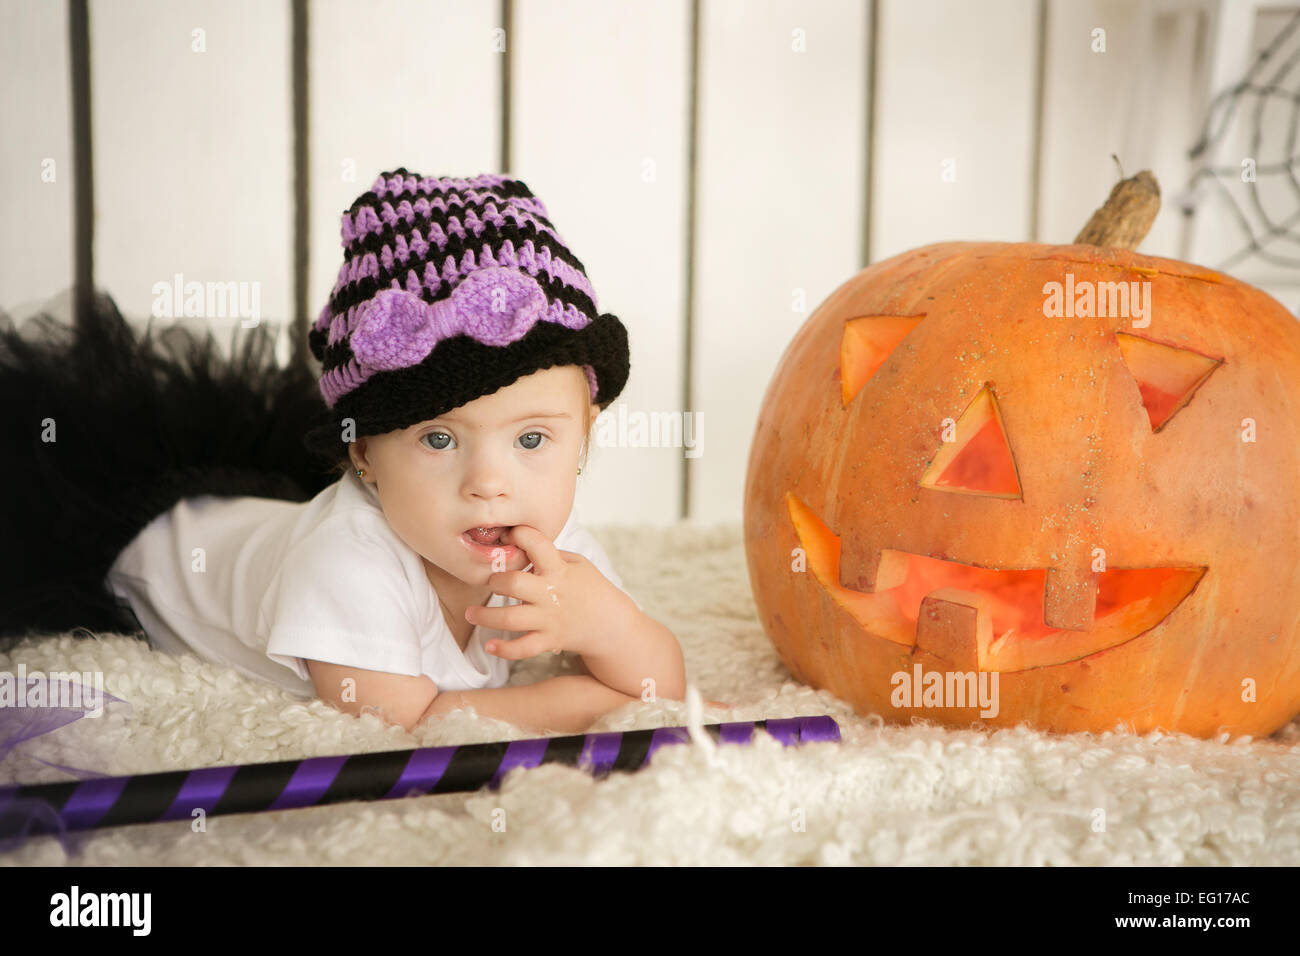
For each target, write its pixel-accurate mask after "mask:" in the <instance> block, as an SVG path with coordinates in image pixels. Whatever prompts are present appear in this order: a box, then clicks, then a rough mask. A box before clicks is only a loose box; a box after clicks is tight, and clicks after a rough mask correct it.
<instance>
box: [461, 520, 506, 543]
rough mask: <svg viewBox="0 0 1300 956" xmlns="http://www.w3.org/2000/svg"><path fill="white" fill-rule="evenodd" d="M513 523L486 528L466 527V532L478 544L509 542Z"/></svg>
mask: <svg viewBox="0 0 1300 956" xmlns="http://www.w3.org/2000/svg"><path fill="white" fill-rule="evenodd" d="M512 528H513V525H495V526H492V527H486V528H466V529H465V531H464V534H465V535H466V536H468V537H469V539H470V540H471V541H474V542H477V543H478V544H483V545H490V544H509V543H510V537H509V534H510V531H511V530H512Z"/></svg>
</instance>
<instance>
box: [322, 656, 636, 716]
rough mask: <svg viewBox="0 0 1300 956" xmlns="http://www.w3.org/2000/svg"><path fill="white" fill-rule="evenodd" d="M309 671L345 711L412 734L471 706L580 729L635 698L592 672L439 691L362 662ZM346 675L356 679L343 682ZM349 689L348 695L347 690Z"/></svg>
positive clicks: (328, 698)
mask: <svg viewBox="0 0 1300 956" xmlns="http://www.w3.org/2000/svg"><path fill="white" fill-rule="evenodd" d="M306 664H307V671H308V673H310V674H311V679H312V683H314V684H315V685H316V695H317V696H318V697H320V699H321V700H323V701H325V702H326V703H329V704H331V705H333V706H334V707H336V708H338V709H339V710H341V711H343V712H344V713H348V714H353V715H358V716H359V715H360V714H363V713H373V714H376V715H377V716H378V717H379V718H380V719H381V720H383V721H385V722H386V723H390V724H397V725H398V726H400V727H401V728H402V729H403V730H405V731H407V732H408V733H409V732H410V731H412V730H414V729H415V728H416V727H417V726H419V725H420V724H422V723H423V722H424V721H425V720H426V719H428V718H429V717H431V716H434V715H442V714H446V713H450V712H451V711H453V710H456V709H458V708H461V707H473V708H474V710H475V711H477V712H478V714H479V716H481V717H493V718H495V719H497V720H504V721H506V722H507V723H511V724H514V725H515V726H516V727H522V728H524V729H525V730H528V731H530V732H534V733H546V732H547V731H561V732H563V733H573V734H576V733H581V732H582V731H584V730H586V729H587V728H588V727H590V726H591V725H592V724H593V723H595V722H596V720H597V719H599V718H600V717H601V716H602V715H604V714H607V713H609V712H610V711H611V710H615V709H617V708H619V707H622V706H623V705H624V704H626V703H627V702H628V701H630V700H635V699H636V698H632V697H629V696H627V695H626V694H621V693H619V692H618V691H616V690H612V689H610V688H609V687H606V686H605V685H604V684H602V683H601V682H600V681H598V680H596V678H594V677H591V676H590V675H586V674H582V675H574V674H567V675H563V676H561V677H552V678H550V679H548V680H543V681H538V682H537V683H536V684H527V685H524V686H522V687H494V688H488V689H485V690H465V691H448V692H446V693H439V692H438V686H437V685H436V684H435V683H434V682H433V681H432V680H430V679H429V678H428V677H427V676H425V675H423V674H421V675H420V676H418V677H411V676H408V675H406V674H389V673H385V672H383V671H368V670H363V669H361V668H359V667H345V666H343V665H341V664H327V663H325V662H324V661H313V660H308V661H307V662H306ZM348 679H351V680H353V681H354V682H355V683H354V684H351V685H349V684H345V681H347V680H348ZM349 688H350V689H351V693H349V694H348V695H347V696H348V697H350V698H355V699H354V700H345V699H344V691H345V690H347V689H349Z"/></svg>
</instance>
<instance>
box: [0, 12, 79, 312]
mask: <svg viewBox="0 0 1300 956" xmlns="http://www.w3.org/2000/svg"><path fill="white" fill-rule="evenodd" d="M70 30H71V27H70V24H69V18H68V5H67V4H64V3H40V4H34V3H31V2H28V0H0V62H3V64H4V66H3V70H4V76H3V80H0V82H2V83H3V87H4V92H3V93H2V94H0V128H2V129H3V130H4V136H3V137H0V208H2V209H4V211H5V219H6V221H7V223H8V228H6V229H4V230H3V231H0V309H2V310H4V311H6V312H8V313H9V314H10V315H11V316H12V318H13V319H14V320H15V321H16V322H18V323H19V324H21V323H22V321H23V320H24V319H26V318H27V317H28V316H30V315H32V314H33V313H35V312H37V311H40V310H41V309H43V308H46V307H48V308H49V310H50V311H52V312H55V313H56V314H59V313H60V312H62V313H64V314H65V315H66V314H69V313H70V310H71V301H70V300H71V294H70V290H71V289H72V288H73V287H74V282H75V266H74V255H73V249H74V243H75V238H74V234H73V218H74V210H73V204H74V200H75V190H74V186H75V181H76V175H77V164H76V160H75V156H74V152H73V150H74V145H73V142H72V137H71V133H72V129H73V123H72V118H71V112H70V111H71V106H72V100H71V90H70V84H71V75H70V74H71V68H70V63H69V44H70V40H71V36H70ZM43 173H45V174H46V175H47V176H48V175H51V174H52V175H53V181H51V182H46V181H43V178H42V174H43ZM55 296H60V301H59V302H58V303H56V302H54V301H52V300H53V297H55Z"/></svg>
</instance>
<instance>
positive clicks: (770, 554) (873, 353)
mask: <svg viewBox="0 0 1300 956" xmlns="http://www.w3.org/2000/svg"><path fill="white" fill-rule="evenodd" d="M1143 184H1145V185H1146V186H1147V187H1149V189H1151V190H1154V191H1155V195H1156V197H1158V189H1156V187H1155V182H1154V180H1153V179H1151V177H1150V175H1149V174H1147V173H1141V174H1139V175H1138V176H1137V177H1134V178H1133V179H1131V180H1125V181H1124V183H1121V184H1120V186H1117V187H1116V190H1115V192H1113V193H1112V196H1111V200H1108V202H1107V204H1106V207H1103V209H1102V210H1099V211H1098V213H1097V215H1096V216H1094V222H1095V223H1101V226H1098V227H1097V228H1096V229H1093V231H1092V232H1091V233H1090V234H1089V235H1090V236H1091V238H1089V239H1088V240H1087V241H1082V240H1083V237H1084V235H1085V234H1084V233H1081V235H1080V239H1077V240H1076V242H1075V243H1074V244H1071V245H1065V246H1051V245H1042V244H1031V243H998V242H950V243H943V244H938V245H931V246H927V247H925V248H922V249H917V250H913V251H911V252H907V253H904V254H902V255H898V256H895V257H893V258H891V259H888V260H886V261H883V262H879V263H877V264H875V265H873V266H871V267H869V268H867V269H864V270H863V271H862V272H860V273H858V274H857V275H856V276H854V277H853V278H851V279H850V280H848V281H847V282H845V283H844V284H843V285H842V286H840V287H839V288H838V289H836V291H835V292H834V293H832V294H831V295H830V297H829V298H827V299H826V301H825V302H823V303H822V304H821V306H820V307H819V308H818V309H817V310H816V311H815V312H814V313H813V315H812V316H811V317H810V318H809V319H808V321H807V322H806V323H805V324H804V326H803V327H802V328H801V329H800V331H799V332H798V333H797V334H796V336H795V338H794V339H793V341H792V342H791V343H790V345H789V347H788V348H787V349H786V352H785V354H784V356H783V357H782V359H781V361H780V363H779V365H778V368H777V370H776V372H775V375H774V377H773V379H772V382H771V383H770V385H769V387H768V390H767V393H766V396H765V398H764V401H763V405H762V409H761V412H760V416H759V421H758V426H757V430H756V433H755V437H754V442H753V445H752V448H751V452H750V459H749V465H748V472H747V478H746V485H745V514H744V529H745V547H746V555H747V558H748V563H749V573H750V581H751V584H752V586H753V593H754V597H755V601H756V603H757V607H758V610H759V614H760V618H761V621H762V623H763V626H764V628H765V630H766V632H767V634H768V636H769V637H770V639H771V640H772V642H773V644H774V645H775V647H776V650H777V652H778V653H779V655H780V657H781V659H782V661H783V662H784V663H785V665H786V666H787V667H788V668H789V669H790V670H791V672H793V673H794V675H795V676H796V677H798V678H799V679H801V680H803V681H805V682H807V683H809V684H812V685H814V686H816V687H821V688H825V689H827V690H829V691H831V692H833V693H834V694H835V695H836V696H838V697H841V698H842V699H844V700H847V701H849V702H850V703H851V704H852V705H853V706H854V707H855V709H857V710H858V711H859V712H861V713H864V714H865V713H876V714H880V715H881V716H882V717H884V718H885V719H886V720H889V721H891V722H907V721H909V720H910V719H911V718H913V717H920V718H923V719H927V720H932V721H936V722H939V723H943V724H947V725H950V726H968V725H970V724H971V723H972V722H979V721H981V720H982V721H983V723H985V724H986V725H988V726H1014V725H1016V724H1018V723H1021V722H1027V723H1028V724H1029V725H1030V726H1032V727H1035V728H1038V729H1041V730H1049V731H1055V732H1073V731H1093V732H1100V731H1105V730H1112V729H1115V728H1116V726H1117V724H1118V723H1120V722H1122V723H1123V725H1124V726H1126V727H1128V728H1129V729H1131V730H1133V731H1135V732H1138V733H1143V732H1146V731H1148V730H1151V729H1154V728H1161V729H1164V730H1169V731H1182V732H1186V733H1190V734H1194V735H1197V736H1204V737H1208V736H1213V735H1215V734H1216V733H1219V732H1223V731H1227V732H1229V733H1231V734H1234V735H1236V734H1252V735H1267V734H1269V733H1272V732H1273V731H1274V730H1276V729H1277V728H1279V727H1280V726H1282V725H1283V724H1285V723H1286V722H1287V721H1289V720H1290V719H1291V718H1292V717H1293V716H1294V715H1295V714H1296V713H1297V711H1300V561H1298V560H1297V558H1298V557H1300V537H1298V536H1300V325H1298V324H1297V322H1296V319H1295V318H1294V317H1293V316H1292V315H1291V314H1290V313H1289V312H1288V311H1287V310H1286V309H1285V308H1284V307H1283V306H1282V305H1281V304H1280V303H1279V302H1277V301H1276V300H1275V299H1273V298H1271V297H1270V296H1268V295H1267V294H1265V293H1263V292H1261V291H1259V290H1257V289H1254V288H1252V287H1250V286H1248V285H1245V284H1243V283H1241V282H1239V281H1236V280H1234V279H1232V278H1230V277H1228V276H1226V275H1222V274H1220V273H1217V272H1212V271H1210V270H1208V269H1203V268H1199V267H1197V266H1193V265H1188V264H1186V263H1182V262H1176V261H1173V260H1169V259H1162V258H1156V257H1152V256H1146V255H1140V254H1137V253H1135V252H1132V251H1130V250H1129V249H1125V248H1120V247H1119V246H1120V245H1123V244H1129V245H1136V243H1137V242H1138V241H1140V239H1141V236H1142V235H1144V234H1145V231H1146V227H1147V226H1149V224H1150V217H1151V216H1153V215H1154V209H1148V210H1147V214H1148V215H1146V216H1145V225H1141V226H1140V228H1137V229H1136V235H1130V236H1129V237H1127V238H1126V239H1124V240H1118V239H1115V238H1114V236H1115V235H1116V221H1117V220H1118V221H1119V223H1120V225H1124V224H1127V225H1129V226H1132V223H1131V222H1128V221H1127V220H1128V219H1130V218H1132V217H1130V216H1128V215H1126V213H1128V212H1132V210H1131V209H1125V207H1124V204H1125V200H1126V198H1127V199H1129V200H1131V199H1132V198H1133V197H1132V193H1131V190H1132V189H1134V188H1136V185H1143ZM1126 191H1129V192H1126ZM1156 205H1157V206H1158V198H1157V200H1156ZM1139 218H1142V217H1139ZM1108 220H1109V223H1110V225H1109V226H1106V222H1107V221H1108ZM1090 228H1092V224H1090ZM1133 231H1134V230H1132V229H1130V232H1133ZM1087 232H1088V230H1085V233H1087ZM1143 282H1147V283H1149V286H1147V287H1145V288H1147V289H1149V311H1148V313H1147V315H1146V316H1145V317H1140V316H1139V315H1138V314H1137V312H1138V307H1135V306H1136V302H1135V301H1133V300H1130V302H1129V308H1128V310H1127V312H1128V314H1123V313H1124V311H1125V310H1123V309H1120V308H1113V307H1114V306H1116V305H1122V302H1121V301H1120V300H1119V299H1118V293H1119V291H1120V287H1119V286H1118V285H1117V284H1118V283H1125V284H1127V285H1126V291H1128V292H1129V293H1131V294H1133V293H1136V294H1140V293H1141V292H1142V291H1143V289H1144V287H1143V286H1142V285H1141V283H1143ZM1052 283H1059V287H1055V286H1053V285H1052ZM1133 283H1136V285H1133ZM1057 288H1059V289H1060V290H1061V294H1059V295H1054V294H1053V293H1054V292H1055V290H1056V289H1057ZM1084 290H1091V291H1088V294H1087V295H1085V294H1084ZM1066 293H1068V294H1066ZM1102 297H1104V301H1105V305H1106V306H1107V307H1108V310H1103V309H1101V308H1100V306H1101V304H1102V302H1101V299H1102ZM1053 301H1055V303H1056V304H1057V305H1060V304H1061V303H1062V302H1064V304H1065V309H1064V310H1062V309H1054V308H1053ZM1089 301H1091V307H1089ZM1072 306H1073V307H1072ZM1102 311H1109V312H1111V313H1120V314H1105V315H1103V314H1098V313H1100V312H1102ZM1051 312H1055V313H1056V314H1053V315H1048V314H1045V313H1051ZM1089 313H1091V314H1089ZM936 674H937V675H938V678H937V679H936V677H935V676H934V675H936ZM981 675H982V676H981ZM994 677H996V680H994ZM981 680H983V681H985V682H986V683H985V686H987V687H989V688H991V691H995V692H996V700H995V702H994V704H993V706H988V705H987V704H986V703H985V702H984V701H982V700H980V699H979V698H978V697H977V696H976V695H977V693H978V690H979V687H980V686H981V685H980V684H979V681H981ZM963 692H964V696H963Z"/></svg>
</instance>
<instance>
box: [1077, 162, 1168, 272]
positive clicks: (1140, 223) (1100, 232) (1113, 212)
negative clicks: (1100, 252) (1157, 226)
mask: <svg viewBox="0 0 1300 956" xmlns="http://www.w3.org/2000/svg"><path fill="white" fill-rule="evenodd" d="M1112 158H1113V159H1115V162H1116V163H1117V164H1118V163H1119V159H1118V157H1114V156H1112ZM1120 174H1121V175H1123V168H1121V169H1120ZM1159 211H1160V185H1159V184H1158V183H1157V182H1156V178H1155V177H1154V176H1152V175H1151V170H1149V169H1144V170H1142V172H1140V173H1138V174H1137V175H1136V176H1130V177H1129V178H1128V179H1121V180H1120V181H1119V182H1117V183H1116V184H1115V188H1114V189H1112V190H1111V191H1110V195H1109V196H1107V197H1106V202H1105V204H1104V205H1102V207H1101V208H1100V209H1098V210H1097V211H1096V212H1094V213H1093V214H1092V218H1091V219H1089V220H1088V224H1087V225H1086V226H1084V227H1083V229H1081V230H1080V231H1079V234H1078V235H1077V236H1075V237H1074V241H1075V244H1076V245H1077V244H1085V245H1089V246H1110V247H1111V248H1113V249H1129V250H1132V249H1136V248H1137V247H1138V245H1140V244H1141V242H1142V240H1143V239H1145V238H1146V235H1147V232H1148V231H1149V230H1150V229H1151V224H1152V223H1153V222H1155V218H1156V213H1158V212H1159Z"/></svg>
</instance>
